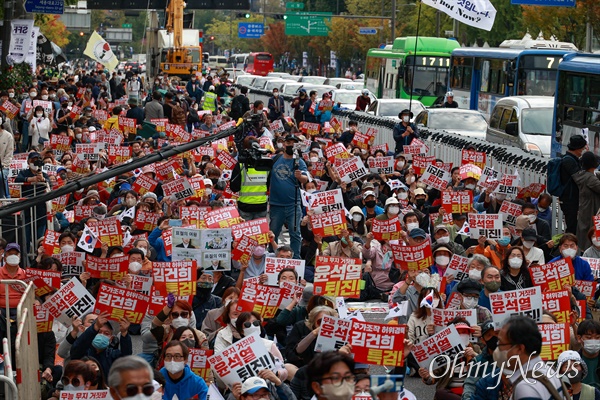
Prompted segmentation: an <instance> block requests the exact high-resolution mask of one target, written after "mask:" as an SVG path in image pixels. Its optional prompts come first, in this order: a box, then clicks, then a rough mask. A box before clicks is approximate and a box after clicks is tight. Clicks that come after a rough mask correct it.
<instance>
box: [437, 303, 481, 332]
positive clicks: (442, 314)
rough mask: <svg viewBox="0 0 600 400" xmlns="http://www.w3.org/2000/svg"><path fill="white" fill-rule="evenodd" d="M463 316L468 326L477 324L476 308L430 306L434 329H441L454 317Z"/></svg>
mask: <svg viewBox="0 0 600 400" xmlns="http://www.w3.org/2000/svg"><path fill="white" fill-rule="evenodd" d="M457 317H460V318H464V319H466V320H467V322H468V323H469V325H470V326H476V325H477V310H476V309H474V308H470V309H464V310H463V309H460V310H444V309H443V308H432V309H431V318H432V320H433V325H434V326H435V327H436V331H438V332H439V331H441V330H443V329H444V328H445V327H447V326H448V325H449V324H450V322H451V321H452V320H453V319H454V318H457Z"/></svg>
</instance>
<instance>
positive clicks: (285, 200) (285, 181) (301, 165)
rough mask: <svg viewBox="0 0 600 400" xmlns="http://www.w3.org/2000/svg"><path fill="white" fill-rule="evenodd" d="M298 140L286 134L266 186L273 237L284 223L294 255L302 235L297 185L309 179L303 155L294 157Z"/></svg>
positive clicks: (298, 254)
mask: <svg viewBox="0 0 600 400" xmlns="http://www.w3.org/2000/svg"><path fill="white" fill-rule="evenodd" d="M298 142H299V140H298V138H297V137H296V136H294V135H292V134H290V135H288V136H287V137H286V138H285V142H284V144H285V151H284V153H283V155H282V156H281V157H278V158H277V159H276V160H275V161H274V163H273V167H272V169H271V180H270V186H269V205H270V217H271V221H270V223H269V228H270V230H271V231H272V232H273V233H274V234H275V241H277V240H278V239H279V234H280V233H281V230H282V228H283V225H284V224H286V223H287V227H288V231H289V234H290V246H291V247H292V250H293V251H294V257H296V258H299V257H300V247H301V244H302V243H301V242H302V238H301V236H300V220H301V219H302V209H301V201H300V190H299V188H300V186H301V185H303V184H305V183H306V182H308V180H309V178H308V176H307V174H308V170H307V168H306V163H305V162H304V160H303V159H302V158H295V157H294V145H295V144H296V143H298Z"/></svg>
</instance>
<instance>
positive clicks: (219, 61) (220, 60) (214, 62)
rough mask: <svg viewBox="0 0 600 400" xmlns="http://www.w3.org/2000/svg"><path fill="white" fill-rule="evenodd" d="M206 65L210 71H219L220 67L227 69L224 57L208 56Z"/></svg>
mask: <svg viewBox="0 0 600 400" xmlns="http://www.w3.org/2000/svg"><path fill="white" fill-rule="evenodd" d="M208 65H210V68H212V69H219V68H221V67H223V68H225V67H227V57H225V56H209V57H208Z"/></svg>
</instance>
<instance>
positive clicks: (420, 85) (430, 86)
mask: <svg viewBox="0 0 600 400" xmlns="http://www.w3.org/2000/svg"><path fill="white" fill-rule="evenodd" d="M447 81H448V68H438V67H419V66H417V67H416V68H415V79H414V86H413V94H415V95H419V96H443V95H444V94H445V93H446V90H447V86H446V85H445V82H447ZM411 85H413V66H412V65H408V66H407V67H406V78H405V79H404V90H405V91H406V92H407V93H410V87H411Z"/></svg>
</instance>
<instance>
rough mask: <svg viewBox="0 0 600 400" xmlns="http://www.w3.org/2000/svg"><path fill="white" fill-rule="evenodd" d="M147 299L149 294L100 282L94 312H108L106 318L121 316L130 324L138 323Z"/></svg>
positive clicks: (146, 305) (144, 310) (118, 317)
mask: <svg viewBox="0 0 600 400" xmlns="http://www.w3.org/2000/svg"><path fill="white" fill-rule="evenodd" d="M149 301H150V297H149V296H146V295H145V294H142V293H139V292H136V291H135V290H129V289H123V288H119V287H116V286H109V285H107V284H105V283H102V284H101V285H100V290H99V291H98V296H97V298H96V307H95V311H96V314H99V313H102V312H106V313H108V314H109V316H108V319H112V320H115V321H119V320H120V319H121V318H127V319H128V320H129V322H131V323H132V324H140V323H141V322H142V319H144V315H145V314H146V310H147V309H148V303H149Z"/></svg>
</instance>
